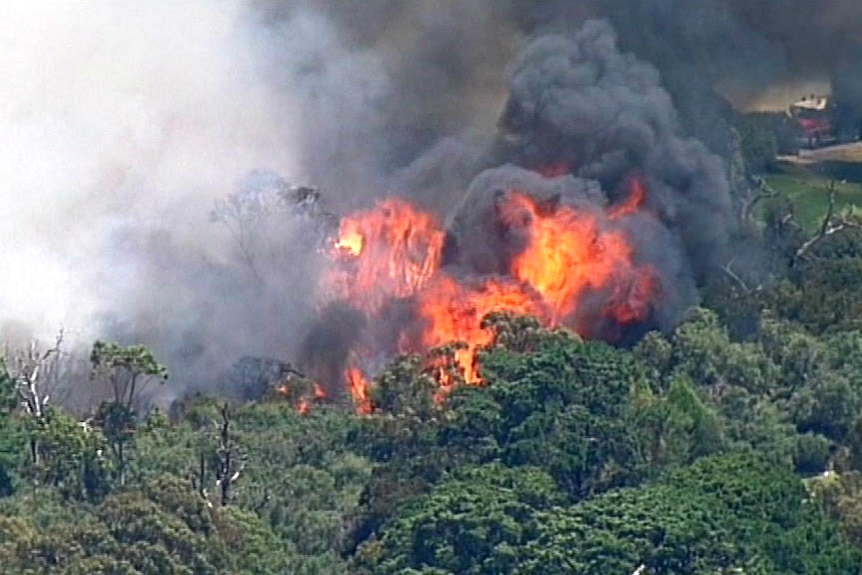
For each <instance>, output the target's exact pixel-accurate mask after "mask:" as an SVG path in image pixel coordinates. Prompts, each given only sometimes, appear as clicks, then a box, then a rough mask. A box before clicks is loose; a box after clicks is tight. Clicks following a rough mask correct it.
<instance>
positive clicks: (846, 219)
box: [795, 180, 862, 260]
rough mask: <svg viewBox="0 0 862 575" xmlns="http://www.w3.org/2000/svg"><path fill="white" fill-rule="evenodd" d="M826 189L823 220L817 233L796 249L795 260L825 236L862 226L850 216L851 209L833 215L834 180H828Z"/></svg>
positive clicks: (800, 257)
mask: <svg viewBox="0 0 862 575" xmlns="http://www.w3.org/2000/svg"><path fill="white" fill-rule="evenodd" d="M827 191H828V192H829V207H828V208H827V209H826V215H825V216H824V218H823V222H822V223H821V224H820V226H819V228H818V230H817V233H816V234H815V235H814V236H812V237H811V238H809V239H807V240H806V241H804V242H803V243H802V245H801V246H799V248H798V249H797V250H796V254H795V255H796V259H797V260H799V259H802V258H803V257H804V256H805V255H806V254H807V253H808V252H809V251H811V249H812V248H813V247H814V246H816V245H817V244H818V243H820V242H821V241H823V240H824V239H825V238H828V237H829V236H832V235H834V234H837V233H838V232H841V231H844V230H846V229H858V228H859V227H862V226H860V223H859V222H858V221H856V220H854V219H853V218H852V211H851V210H848V211H847V212H846V213H845V214H843V215H840V216H836V215H835V195H836V182H835V181H834V180H832V181H830V182H829V185H828V187H827Z"/></svg>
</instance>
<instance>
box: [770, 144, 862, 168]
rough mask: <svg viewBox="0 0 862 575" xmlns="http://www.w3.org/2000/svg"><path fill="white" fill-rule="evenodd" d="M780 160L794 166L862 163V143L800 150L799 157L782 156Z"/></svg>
mask: <svg viewBox="0 0 862 575" xmlns="http://www.w3.org/2000/svg"><path fill="white" fill-rule="evenodd" d="M779 159H780V160H781V161H784V162H791V163H794V164H816V163H819V162H854V163H855V162H858V163H862V142H853V143H850V144H841V145H838V146H828V147H825V148H820V149H818V150H800V152H799V155H798V156H781V157H780V158H779Z"/></svg>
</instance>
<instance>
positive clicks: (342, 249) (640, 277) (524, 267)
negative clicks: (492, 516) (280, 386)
mask: <svg viewBox="0 0 862 575" xmlns="http://www.w3.org/2000/svg"><path fill="white" fill-rule="evenodd" d="M542 173H543V174H544V175H546V176H548V177H555V176H557V175H562V174H564V173H568V166H566V165H565V164H559V165H554V166H551V167H550V168H548V169H547V170H543V171H542ZM645 198H646V188H645V186H644V184H643V181H642V180H641V179H640V178H634V179H632V181H631V191H630V195H629V197H628V198H627V199H626V200H625V201H624V202H623V203H621V204H619V205H616V206H613V207H611V208H609V209H607V210H604V211H603V210H600V209H595V210H589V209H577V208H575V207H572V206H568V205H558V206H544V205H540V204H539V203H537V202H536V201H535V200H533V199H532V198H531V197H529V196H527V195H525V194H523V193H520V192H514V191H513V192H510V194H509V195H508V197H507V198H506V199H505V200H504V201H503V203H502V205H501V206H500V209H499V211H498V217H499V218H500V222H501V224H503V225H505V226H508V227H509V228H510V229H514V228H517V229H519V231H521V232H523V233H524V236H525V237H526V238H527V242H526V245H525V247H524V248H523V250H522V251H521V252H519V253H518V254H517V255H515V256H514V257H513V258H512V260H511V262H510V266H509V270H508V274H507V276H508V277H481V278H472V279H471V280H469V281H462V280H460V279H457V278H455V277H454V276H452V275H449V274H446V273H445V272H442V271H441V269H440V268H441V263H442V251H443V243H444V240H445V231H444V230H443V229H442V228H441V226H439V224H438V223H437V220H436V219H435V218H434V217H433V216H431V215H430V214H426V213H423V212H421V211H419V210H417V209H416V208H415V207H414V206H412V205H411V204H409V203H407V202H406V201H404V200H400V199H388V200H384V201H381V202H378V204H377V205H376V206H375V207H374V208H372V209H369V210H365V211H361V212H358V213H355V214H352V215H350V216H348V217H346V218H345V219H344V220H343V221H342V223H341V226H340V230H339V237H338V239H337V241H336V242H335V249H334V250H333V251H332V252H331V253H330V256H331V258H332V260H333V266H332V268H331V269H330V270H329V271H328V272H327V274H326V275H325V276H324V280H323V287H324V291H325V294H326V296H327V297H329V298H331V299H333V300H338V301H344V302H346V303H348V304H350V305H351V306H353V307H354V308H355V309H357V310H359V311H362V312H363V313H364V314H365V315H366V316H367V317H368V318H369V319H372V320H373V319H375V318H380V317H381V314H382V312H383V308H384V306H385V304H386V302H388V301H391V300H392V299H393V298H395V299H402V300H405V301H408V302H411V304H412V305H413V306H414V308H413V309H414V313H415V317H417V318H418V319H419V320H420V321H419V324H420V325H419V326H418V328H417V326H412V327H411V328H404V329H402V331H401V334H400V337H399V338H398V342H399V344H398V347H399V350H398V351H400V352H419V353H424V352H427V351H428V350H430V349H432V348H435V347H439V346H442V345H445V344H448V343H453V342H463V343H464V344H465V345H464V347H463V348H459V349H456V350H455V351H454V361H455V364H456V367H457V369H458V370H459V371H461V373H462V374H463V380H464V381H466V382H467V383H470V384H480V383H481V382H482V380H481V375H480V373H479V370H478V366H477V364H476V354H477V351H478V350H479V349H480V348H481V347H483V346H487V345H489V344H490V343H491V342H492V338H493V334H492V333H491V332H490V331H489V330H487V329H484V328H483V327H482V319H483V318H484V317H485V316H486V315H488V314H489V313H492V312H499V311H509V312H514V313H516V314H523V315H532V316H535V317H537V318H538V319H539V320H540V321H541V322H542V323H543V324H544V325H547V326H559V325H566V326H569V327H572V328H574V329H575V330H576V331H578V332H580V333H582V334H585V335H590V331H591V329H595V326H594V325H592V324H591V323H590V322H595V321H597V319H598V320H599V321H601V318H605V319H609V320H612V321H613V322H616V323H617V324H619V325H626V324H630V323H633V322H637V321H642V320H644V319H646V318H647V317H648V315H649V313H650V311H651V309H652V306H653V303H654V302H655V301H656V299H657V297H658V287H659V281H658V276H657V274H656V273H655V270H653V269H652V268H651V267H650V266H647V265H639V264H637V263H635V261H634V247H633V245H632V244H631V241H630V239H629V237H628V236H627V233H626V231H625V230H624V229H623V228H621V227H620V224H619V222H618V220H620V219H621V218H624V217H626V216H630V215H633V214H635V213H637V212H638V211H639V210H640V209H641V208H642V206H643V203H644V201H645ZM592 294H596V295H598V296H599V297H600V298H601V299H599V300H598V301H600V302H602V303H601V308H600V310H601V313H600V315H599V316H596V315H595V314H593V315H591V316H589V317H587V316H586V315H585V314H584V313H580V315H579V312H581V310H580V309H579V308H580V307H582V304H583V302H584V300H585V298H586V297H587V296H588V295H592ZM591 307H592V305H591ZM593 309H595V308H594V307H593ZM581 316H583V317H581ZM372 351H374V350H372ZM353 354H354V357H359V356H361V350H353ZM429 367H431V368H435V367H440V366H437V365H436V364H434V363H433V361H432V362H431V364H429ZM436 373H437V379H438V383H439V384H440V386H441V392H443V393H445V391H446V390H447V389H448V388H449V387H450V386H451V385H452V384H453V383H452V380H451V377H450V375H448V373H451V372H447V371H446V369H444V368H443V367H441V368H440V369H438V370H436ZM345 380H346V382H347V384H348V386H349V390H350V393H351V395H352V397H353V399H354V402H355V404H356V409H357V411H358V412H359V413H370V412H371V411H372V406H371V403H370V398H369V393H368V390H369V383H368V380H367V378H366V374H364V373H363V372H362V371H361V370H360V369H358V368H356V367H349V368H348V369H347V371H346V373H345ZM302 409H305V410H307V405H305V406H302V405H301V406H300V410H302Z"/></svg>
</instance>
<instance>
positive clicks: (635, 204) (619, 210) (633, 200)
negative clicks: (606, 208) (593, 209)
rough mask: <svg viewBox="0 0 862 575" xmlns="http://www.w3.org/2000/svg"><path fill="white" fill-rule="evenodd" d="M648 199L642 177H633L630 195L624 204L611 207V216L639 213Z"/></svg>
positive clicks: (616, 217)
mask: <svg viewBox="0 0 862 575" xmlns="http://www.w3.org/2000/svg"><path fill="white" fill-rule="evenodd" d="M645 201H646V186H645V185H644V182H643V180H642V179H641V178H639V177H635V178H632V180H631V184H630V186H629V197H628V198H626V201H625V202H623V203H622V204H619V205H617V206H614V207H612V208H611V210H610V213H609V216H610V218H611V219H612V220H615V219H619V218H622V217H625V216H631V215H633V214H635V213H637V212H638V211H639V210H640V209H641V208H642V207H643V205H644V202H645Z"/></svg>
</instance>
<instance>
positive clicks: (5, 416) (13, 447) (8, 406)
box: [0, 361, 26, 497]
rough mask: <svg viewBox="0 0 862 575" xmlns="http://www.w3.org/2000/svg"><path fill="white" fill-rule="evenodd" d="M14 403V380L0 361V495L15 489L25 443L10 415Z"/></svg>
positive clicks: (18, 426) (3, 495)
mask: <svg viewBox="0 0 862 575" xmlns="http://www.w3.org/2000/svg"><path fill="white" fill-rule="evenodd" d="M15 404H16V395H15V382H14V380H13V379H12V377H11V376H10V375H9V372H8V371H7V370H6V367H5V365H4V364H3V362H2V361H0V497H8V496H9V495H11V494H12V493H13V492H14V490H15V483H16V476H17V468H18V465H19V462H20V460H21V459H22V454H23V452H24V446H25V443H26V439H25V436H24V433H23V430H22V429H21V425H20V423H19V422H18V421H16V420H15V418H13V417H12V411H13V409H14V408H15Z"/></svg>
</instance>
